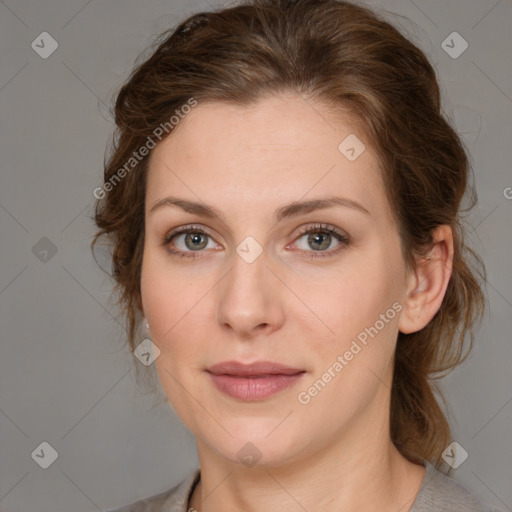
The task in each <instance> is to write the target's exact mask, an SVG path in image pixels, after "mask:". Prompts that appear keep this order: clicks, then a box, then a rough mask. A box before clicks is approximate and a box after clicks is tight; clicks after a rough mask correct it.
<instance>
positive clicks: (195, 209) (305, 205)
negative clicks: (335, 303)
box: [149, 196, 371, 223]
mask: <svg viewBox="0 0 512 512" xmlns="http://www.w3.org/2000/svg"><path fill="white" fill-rule="evenodd" d="M164 206H178V207H179V208H181V209H182V210H184V211H186V212H188V213H192V214H196V215H200V216H202V217H207V218H211V219H218V220H220V221H221V222H223V223H225V221H224V216H223V215H222V213H221V212H220V211H219V210H218V209H217V208H215V207H213V206H210V205H207V204H204V203H198V202H195V201H189V200H187V199H181V198H178V197H173V196H168V197H164V198H162V199H160V200H158V201H157V202H156V203H155V204H154V205H153V206H152V207H151V209H150V210H149V211H150V213H151V212H154V211H155V210H158V209H160V208H163V207H164ZM334 206H345V207H347V208H352V209H354V210H357V211H359V212H361V213H364V214H365V215H371V214H370V212H369V211H368V210H367V209H366V208H365V207H364V206H363V205H362V204H360V203H358V202H356V201H353V200H352V199H348V198H345V197H338V196H331V197H325V198H321V199H310V200H307V201H294V202H293V203H290V204H287V205H285V206H282V207H280V208H278V209H277V210H276V211H275V212H274V214H273V220H274V222H276V223H277V222H281V221H282V220H283V219H286V218H291V217H297V216H299V215H303V214H306V213H310V212H312V211H315V210H321V209H325V208H332V207H334Z"/></svg>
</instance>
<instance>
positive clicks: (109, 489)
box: [0, 0, 512, 512]
mask: <svg viewBox="0 0 512 512" xmlns="http://www.w3.org/2000/svg"><path fill="white" fill-rule="evenodd" d="M221 5H222V4H220V3H218V2H214V0H208V1H206V0H204V1H203V0H167V1H163V0H145V1H144V2H142V1H136V0H124V1H121V0H103V1H101V2H100V1H98V0H88V1H87V0H67V1H64V0H47V1H45V2H41V1H37V0H16V1H15V0H5V1H3V2H0V38H1V50H0V57H1V67H0V109H1V118H2V123H1V134H0V135H1V136H0V151H1V153H0V154H1V160H0V163H1V187H0V226H1V258H0V306H1V316H0V322H1V345H0V510H2V511H3V512H69V511H70V510H73V511H75V512H93V511H97V510H103V509H106V508H110V507H114V506H120V505H122V504H125V503H128V502H131V501H134V500H136V499H139V498H142V497H145V496H149V495H152V494H155V493H157V492H160V491H163V490H166V489H168V488H170V487H171V486H174V485H175V484H177V483H178V482H179V481H181V480H182V479H183V478H184V477H185V475H187V474H188V473H189V472H190V471H191V470H193V469H194V468H195V467H197V464H198V462H197V455H196V451H195V443H194V438H193V436H192V435H191V434H190V433H189V432H188V431H187V429H186V428H185V427H184V425H183V424H182V423H181V421H180V420H179V419H178V418H177V417H176V415H175V414H174V412H173V411H172V409H171V407H170V406H169V405H168V404H165V403H164V404H162V405H159V406H158V407H152V403H153V402H152V397H151V396H150V395H148V394H147V393H144V392H143V390H141V389H140V388H139V387H137V386H136V382H135V379H134V364H135V363H134V362H133V361H132V355H131V354H130V353H129V351H128V349H127V348H126V347H125V345H124V339H123V327H122V325H123V322H122V319H121V318H120V317H119V315H118V314H117V312H116V310H115V309H114V307H113V303H112V301H109V296H110V291H111V282H110V281H109V280H108V278H107V277H106V275H105V274H104V273H103V272H102V271H101V270H100V269H99V267H98V265H97V264H96V263H95V261H94V259H93V257H92V255H91V252H90V249H89V243H90V239H91V236H92V234H93V233H94V226H93V224H92V222H91V220H90V216H91V215H92V205H93V203H94V197H93V190H94V188H95V187H98V186H101V184H102V176H103V167H102V166H103V158H104V153H105V149H106V147H107V144H108V142H109V141H110V138H111V134H112V130H113V122H112V119H111V117H110V115H109V112H108V108H107V107H108V106H109V105H110V104H111V100H112V97H113V94H114V93H115V92H116V90H118V88H119V86H120V85H121V84H122V83H123V81H124V80H125V79H126V78H127V77H128V75H129V73H130V71H131V69H132V66H133V63H134V60H135V59H136V57H137V56H138V55H139V54H140V53H141V52H142V51H143V50H144V49H145V48H147V47H148V46H149V44H150V43H151V42H152V40H153V39H154V38H155V36H156V35H157V34H159V33H160V32H161V31H163V30H164V29H166V28H168V27H170V26H173V25H176V24H177V23H178V22H179V21H180V20H181V19H183V17H185V16H187V15H189V14H192V13H193V12H197V11H200V10H206V9H210V8H211V7H217V6H221ZM369 5H372V6H375V5H377V2H376V1H374V2H369ZM377 9H378V10H379V11H382V10H383V9H385V10H386V11H388V14H387V16H388V19H389V21H391V22H392V23H393V24H395V25H396V26H398V27H399V28H400V29H401V30H402V31H403V32H404V33H406V35H407V36H408V37H409V38H411V39H412V40H413V41H414V42H415V43H416V44H418V45H419V46H420V47H421V48H422V49H423V50H424V51H425V52H426V53H427V55H428V56H429V57H430V59H431V61H432V63H433V65H434V66H435V68H436V70H437V72H438V75H439V80H440V83H441V87H442V91H443V95H444V97H443V108H444V111H445V113H446V115H447V116H448V117H449V119H450V120H451V122H452V123H453V124H454V125H455V126H456V128H457V130H458V131H459V132H460V133H461V134H462V136H463V139H464V142H465V144H466V146H467V148H468V151H469V152H470V156H471V161H472V165H473V169H474V176H475V184H476V187H477V191H478V194H479V206H478V208H477V209H476V210H475V212H474V214H473V215H472V216H471V218H470V221H471V226H472V227H471V229H470V241H471V243H472V245H473V246H474V247H475V248H476V250H477V251H479V252H480V254H481V255H482V257H483V259H484V261H485V264H486V266H487V270H488V275H489V286H488V290H487V295H488V299H489V308H488V311H487V315H486V318H485V320H484V322H483V324H482V327H481V329H480V330H479V332H478V335H477V338H476V343H475V347H474V351H473V353H472V355H471V357H470V359H469V360H468V361H467V362H466V363H465V364H464V365H463V366H461V367H460V368H458V369H457V370H455V371H454V372H453V373H452V374H451V375H449V376H448V377H446V378H445V379H444V380H443V381H442V389H443V390H444V393H445V396H446V398H447V401H448V403H449V407H448V410H447V412H448V414H449V418H450V421H451V424H452V426H453V432H454V441H456V442H458V443H459V444H460V445H461V446H462V447H463V448H464V449H465V450H466V451H467V452H468V454H469V457H468V459H467V460H466V461H465V462H464V463H463V464H462V465H461V466H460V467H459V468H458V469H456V470H455V471H453V472H452V474H451V476H452V477H453V478H456V479H457V480H458V481H460V482H461V483H462V484H463V485H465V486H466V487H467V488H468V489H470V490H471V491H472V492H473V493H474V494H476V495H477V496H478V497H479V498H480V499H481V500H483V501H484V502H488V503H489V504H492V505H494V506H496V507H497V508H500V509H502V510H512V485H510V484H511V483H512V477H511V475H512V470H511V468H512V449H511V446H512V443H511V442H510V439H511V431H512V372H511V361H512V343H511V335H510V333H511V329H512V276H511V272H510V261H512V259H511V255H512V250H511V224H512V222H511V221H512V199H511V198H512V189H511V188H510V187H512V175H511V172H510V162H511V160H512V144H511V142H512V137H511V134H512V133H511V132H512V129H511V124H512V115H511V114H512V71H511V62H512V61H511V56H512V3H511V1H510V0H500V1H498V0H485V1H484V0H480V1H477V0H472V1H468V0H450V1H425V0H415V1H406V0H393V1H385V2H378V6H377ZM43 32H47V33H48V34H49V36H51V38H52V39H53V40H54V41H56V43H54V42H53V41H52V39H50V38H49V36H48V35H43V36H41V35H40V34H42V33H43ZM453 32H457V33H458V34H460V36H461V37H462V38H463V39H464V41H466V42H467V44H468V48H467V49H466V50H465V51H464V53H462V54H461V55H460V56H458V57H457V58H454V57H453V56H451V55H449V53H447V51H445V49H444V48H443V41H445V40H446V38H447V37H448V36H450V35H451V34H452V33H453ZM41 38H43V39H44V41H45V43H44V44H42V43H41V42H40V41H41ZM452 38H453V36H452ZM38 41H39V43H38ZM457 41H458V42H456V43H454V44H464V43H462V42H461V40H460V39H457ZM33 42H35V43H34V44H39V47H37V46H36V48H38V49H37V50H36V49H35V48H34V46H33ZM55 44H58V48H57V49H56V50H55V51H54V52H53V53H52V54H51V55H49V56H46V58H43V57H42V56H41V55H40V54H41V53H43V54H44V51H46V52H48V51H50V50H51V49H52V45H54V46H55ZM43 46H44V48H42V47H43ZM452 46H453V44H452ZM459 48H460V46H459ZM43 50H44V51H43ZM425 144H428V141H425ZM98 254H99V256H98V257H99V259H100V262H101V258H102V255H103V264H104V267H105V268H107V269H108V268H110V266H109V262H108V259H107V258H108V253H107V252H103V253H102V252H101V250H100V251H99V253H98ZM41 443H48V445H49V446H48V445H41ZM41 450H43V451H44V453H45V457H50V456H51V454H52V453H53V454H54V455H55V454H57V455H58V456H57V459H56V460H55V461H54V462H53V464H51V465H50V466H49V467H48V468H47V469H43V468H42V467H41V466H40V464H39V462H38V459H37V456H36V455H37V454H38V453H41ZM53 450H54V452H53ZM40 459H41V457H40ZM47 460H49V459H47Z"/></svg>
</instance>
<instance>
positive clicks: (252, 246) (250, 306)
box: [218, 237, 280, 335]
mask: <svg viewBox="0 0 512 512" xmlns="http://www.w3.org/2000/svg"><path fill="white" fill-rule="evenodd" d="M249 238H250V237H249ZM268 263H269V261H268V257H267V255H266V253H265V252H263V248H262V247H261V246H260V245H259V244H258V243H257V242H256V241H255V240H254V239H252V240H248V239H245V240H244V241H242V242H241V243H240V244H239V245H238V246H237V248H236V253H233V255H232V262H231V270H230V271H229V272H228V274H227V275H226V277H225V279H223V284H222V286H221V288H220V291H219V303H218V320H219V323H220V324H221V325H224V326H225V325H229V326H230V327H231V328H232V329H233V330H235V331H237V333H238V334H239V335H243V334H249V333H250V332H251V331H252V330H255V329H256V328H257V327H259V326H261V325H267V326H268V325H274V327H275V326H276V324H277V323H278V322H279V313H278V312H279V310H280V306H279V304H278V296H277V295H276V293H275V289H274V286H275V283H272V278H273V276H272V273H271V272H270V270H269V269H268V268H267V265H268Z"/></svg>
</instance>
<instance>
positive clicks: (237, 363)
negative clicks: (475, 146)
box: [93, 0, 490, 512]
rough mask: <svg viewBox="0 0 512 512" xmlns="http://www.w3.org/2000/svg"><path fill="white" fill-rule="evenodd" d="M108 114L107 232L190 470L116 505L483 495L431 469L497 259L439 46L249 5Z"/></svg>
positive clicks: (356, 21)
mask: <svg viewBox="0 0 512 512" xmlns="http://www.w3.org/2000/svg"><path fill="white" fill-rule="evenodd" d="M115 119H116V124H117V127H118V138H117V140H116V144H115V148H114V151H113V153H112V156H111V158H110V160H109V161H108V163H107V165H106V169H105V185H104V186H103V187H102V189H99V190H98V191H97V192H98V193H97V194H96V193H95V194H96V196H97V197H98V203H97V205H96V208H97V209H96V217H95V220H96V224H97V226H98V227H99V232H98V234H97V235H96V238H97V237H99V236H101V235H103V234H107V235H108V236H109V238H110V239H111V240H112V242H113V244H114V252H113V276H114V278H115V280H116V287H117V290H118V291H119V292H120V294H121V300H122V304H123V306H124V308H125V311H126V314H127V320H128V331H129V343H130V346H131V349H132V350H134V352H135V354H136V355H137V354H138V355H139V358H140V357H141V356H144V357H145V358H146V364H149V363H150V362H151V361H152V360H153V358H155V359H154V363H155V367H156V371H157V375H158V378H159V381H160V384H161V387H162V389H163V390H164V392H165V395H166V398H167V399H168V401H169V403H170V404H171V405H172V407H173V408H174V410H175V411H176V412H177V414H178V415H179V416H180V418H181V419H182V420H183V422H184V423H185V424H186V425H187V427H188V428H189V429H190V430H191V432H192V433H193V434H194V436H195V438H196V444H197V450H198V456H199V462H200V468H199V469H198V470H197V471H195V472H194V473H193V474H191V475H189V476H188V478H187V479H185V480H184V481H183V482H182V483H181V484H180V485H179V486H177V487H175V488H173V489H170V490H168V491H166V492H163V493H160V494H158V495H156V496H152V497H149V498H146V499H143V500H140V501H138V502H136V503H132V504H131V505H128V506H125V507H122V508H118V509H116V511H117V512H129V511H130V512H135V511H137V512H142V511H146V512H147V511H150V510H165V511H171V510H172V511H181V512H183V511H186V510H197V511H200V512H209V511H220V510H222V511H232V510H233V511H234V510H237V511H239V510H244V511H246V510H252V511H269V510H286V511H288V510H289V511H295V510H308V511H313V510H321V509H324V508H325V509H327V508H328V509H329V510H364V511H373V510H379V511H383V510H384V511H387V510H389V511H398V510H400V511H401V512H407V511H411V512H420V511H434V510H435V511H437V512H439V511H440V510H455V509H456V510H460V511H477V510H478V511H482V510H490V508H489V507H486V506H484V505H483V504H481V503H479V502H478V500H477V499H476V498H475V497H474V496H473V495H472V494H471V492H470V491H469V490H467V489H465V488H464V487H462V486H460V485H459V484H457V483H456V482H455V481H454V480H453V479H451V478H449V477H448V476H446V475H445V474H443V472H442V471H441V466H442V463H443V454H444V452H445V451H446V449H448V450H453V446H452V445H451V443H452V438H451V433H450V427H449V425H448V422H447V420H446V418H445V416H444V414H443V412H442V410H441V408H440V406H439V404H438V399H437V398H436V393H437V389H436V388H435V386H434V384H433V383H432V381H431V380H430V379H431V378H433V377H434V376H436V375H439V372H442V371H446V370H449V369H451V368H453V367H454V366H456V365H457V364H459V363H460V362H461V361H463V360H464V358H465V357H466V356H467V353H468V351H467V350H464V349H465V346H464V337H465V336H466V335H469V339H470V341H471V339H472V338H471V336H472V333H473V330H474V323H475V322H476V320H477V319H478V318H479V317H480V316H481V314H482V309H483V304H484V299H483V294H482V291H481V289H480V286H479V282H478V279H477V277H478V275H479V274H480V277H485V270H484V268H483V265H482V263H481V260H480V259H479V258H478V256H476V255H474V254H473V253H472V252H471V250H470V249H469V248H467V247H466V246H465V244H464V231H463V226H462V224H461V217H460V209H461V201H462V199H463V196H464V195H465V193H466V192H467V188H468V187H467V179H468V160H467V156H466V153H465V151H464V149H463V146H462V144H461V141H460V140H459V138H458V136H457V134H456V133H455V132H454V130H453V129H452V128H451V127H450V125H449V124H448V123H447V122H446V121H445V119H444V118H443V116H442V114H441V112H440V93H439V87H438V83H437V80H436V76H435V73H434V70H433V69H432V67H431V65H430V64H429V62H428V60H427V59H426V57H425V55H424V54H423V53H422V52H421V51H420V50H419V49H418V48H417V47H416V46H414V45H413V44H412V43H411V42H409V41H408V40H407V39H405V38H404V37H403V36H402V35H401V34H400V33H399V32H398V31H397V30H396V29H394V28H393V27H392V26H390V25H389V24H388V23H386V22H385V21H383V20H382V19H380V18H379V17H378V16H377V15H375V14H374V13H372V12H371V11H370V10H367V9H365V8H363V7H360V6H356V5H353V4H350V3H347V2H340V1H335V0H323V1H321V0H302V1H301V0H296V1H292V0H274V1H271V0H254V1H252V2H246V3H243V4H242V3H240V4H238V5H236V6H234V7H232V8H228V9H224V10H219V11H218V12H211V13H201V14H197V15H195V16H192V17H191V18H189V19H188V20H186V21H185V22H183V23H182V24H181V25H179V26H178V27H177V29H176V30H171V31H170V32H169V33H165V34H163V36H162V39H161V40H159V41H158V45H157V47H156V49H155V50H154V51H153V53H152V55H151V57H150V58H149V59H147V61H146V62H144V63H142V64H141V65H139V66H138V68H137V69H136V70H135V71H134V73H133V74H132V76H131V77H130V79H129V80H128V82H127V83H126V84H125V85H124V86H123V87H122V89H121V91H120V93H119V95H118V97H117V102H116V108H115ZM469 192H470V191H469ZM473 199H474V196H473ZM96 238H95V240H94V241H93V244H94V243H95V242H96ZM470 258H472V259H473V260H474V261H473V263H475V264H476V265H473V267H474V268H473V267H472V265H471V261H470ZM141 326H143V327H145V329H146V333H145V334H144V333H142V332H140V327H141ZM144 337H148V338H150V339H151V341H152V344H151V343H149V344H148V342H147V341H145V342H144V343H143V344H142V345H141V341H142V340H143V339H144ZM151 354H152V355H151ZM450 454H451V456H453V457H455V456H456V454H454V453H453V451H451V452H450ZM444 459H445V460H447V459H446V455H445V456H444Z"/></svg>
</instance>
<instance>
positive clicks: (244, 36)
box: [91, 0, 486, 473]
mask: <svg viewBox="0 0 512 512" xmlns="http://www.w3.org/2000/svg"><path fill="white" fill-rule="evenodd" d="M290 91H291V92H294V93H298V94H300V95H302V96H303V97H304V98H308V99H312V100H317V101H320V102H323V103H324V104H326V105H328V106H329V108H331V109H332V110H333V111H336V110H339V111H344V112H349V113H351V114H353V115H354V116H355V119H356V120H357V121H358V122H359V123H361V127H362V130H363V133H364V134H365V135H366V137H367V140H368V141H371V144H372V146H373V147H374V148H375V150H376V152H377V155H378V157H379V160H380V163H381V169H382V173H383V177H384V183H385V188H386V194H387V196H388V199H389V202H390V205H391V208H392V211H393V214H394V216H395V219H396V221H397V225H398V229H399V233H400V238H401V247H402V253H403V256H404V260H405V262H406V264H407V266H408V267H409V268H414V265H415V256H417V255H419V254H425V253H426V252H427V251H428V249H429V248H430V247H431V244H432V242H433V240H432V232H433V230H434V229H435V228H436V227H438V226H440V225H443V224H446V225H449V226H451V227H452V230H453V234H454V261H453V270H452V274H451V277H450V281H449V284H448V288H447V291H446V294H445V296H444V299H443V302H442V304H441V306H440V308H439V310H438V311H437V313H436V315H435V316H434V317H433V319H432V320H431V321H430V322H429V324H428V325H427V326H426V327H424V328H423V329H421V330H420V331H418V332H415V333H412V334H403V333H399V335H398V339H397V346H396V353H395V360H394V373H393V385H392V390H391V410H390V431H391V438H392V441H393V442H394V443H395V445H396V446H397V448H398V449H399V450H400V452H401V453H402V454H403V455H404V456H406V457H407V458H408V459H410V460H413V459H414V458H416V456H418V455H419V456H420V457H423V458H425V459H427V460H429V461H430V462H431V463H432V464H434V465H435V466H436V467H437V468H438V469H441V465H442V457H441V454H442V452H443V450H444V449H445V448H446V446H447V445H448V444H449V443H450V441H451V431H450V426H449V423H448V420H447V418H446V416H445V413H444V412H443V409H442V408H441V406H440V402H439V401H438V399H442V400H443V401H444V398H443V396H442V393H441V392H440V390H439V388H438V386H437V384H436V380H437V379H439V378H440V377H442V376H444V375H445V374H446V373H447V372H448V371H450V370H451V369H453V368H454V367H455V366H457V365H458V364H460V363H461V362H463V361H464V360H465V359H466V357H467V355H468V354H469V352H470V350H471V347H472V344H473V341H474V332H475V327H476V323H477V322H479V321H480V320H481V317H482V315H483V312H484V308H485V296H484V294H483V291H482V284H485V279H486V271H485V267H484V264H483V262H482V260H481V259H480V258H479V256H478V255H477V254H476V253H475V252H474V251H473V250H471V249H470V248H469V247H468V246H466V245H465V242H464V233H465V228H464V226H463V223H462V215H463V214H464V213H465V212H467V211H469V210H470V209H471V208H472V207H473V206H474V205H475V204H476V192H475V190H474V188H473V187H472V186H470V183H469V171H470V167H469V161H468V156H467V153H466V151H465V149H464V146H463V143H462V141H461V140H460V138H459V136H458V135H457V133H456V132H455V130H454V129H453V128H452V127H451V125H450V123H449V122H448V121H447V120H446V119H445V117H444V115H443V113H442V111H441V99H440V88H439V85H438V81H437V79H436V74H435V72H434V69H433V67H432V65H431V64H430V63H429V61H428V59H427V58H426V56H425V55H424V53H423V52H422V51H421V50H420V49H419V48H418V47H417V46H416V45H414V44H413V43H412V42H411V41H409V40H408V39H407V38H406V37H405V36H404V35H402V34H401V33H400V31H399V30H398V29H397V28H395V27H393V26H392V25H391V24H390V23H389V22H387V21H385V20H384V19H383V18H382V17H381V16H380V15H379V14H378V13H376V12H374V11H372V10H370V9H369V8H367V7H364V6H361V5H358V4H355V3H350V2H346V1H337V0H252V1H241V2H238V3H237V4H236V5H232V6H231V7H229V8H224V9H218V10H216V11H211V12H201V13H198V14H195V15H193V16H190V17H189V18H187V19H186V20H184V21H183V22H181V23H180V24H179V25H178V26H175V27H173V28H171V29H169V30H167V31H165V32H164V33H163V34H161V35H160V37H159V38H158V39H157V40H156V41H155V43H154V45H153V46H152V47H151V55H150V56H149V57H148V58H146V60H145V61H144V62H141V63H136V66H135V67H134V69H133V72H132V73H131V75H130V77H129V79H128V80H127V81H126V82H125V83H124V85H122V87H121V89H120V91H119V92H118V94H117V99H116V101H115V109H114V118H115V123H116V130H115V137H114V143H113V148H112V152H111V155H110V157H109V159H108V161H107V162H106V163H105V168H104V180H105V184H107V183H110V185H111V186H109V187H104V188H103V189H102V193H101V195H100V196H97V198H98V200H97V202H96V204H95V215H94V221H95V223H96V225H97V227H98V228H99V230H98V231H97V232H96V234H95V236H94V238H93V240H92V242H91V248H94V245H95V244H96V242H97V239H98V238H99V237H100V236H102V235H107V237H108V239H109V242H110V243H111V244H112V247H113V253H112V273H111V275H112V277H113V280H114V291H116V292H117V293H118V297H119V300H118V304H120V306H121V308H122V312H123V313H124V315H125V318H126V322H127V333H128V343H129V345H130V348H131V349H132V350H133V349H134V348H135V346H136V344H137V343H138V342H137V341H136V340H137V339H138V337H139V334H138V329H140V318H141V316H140V313H141V299H140V278H141V262H142V255H143V246H144V207H145V192H146V190H145V189H146V173H147V161H148V158H149V154H150V153H149V154H148V155H146V156H144V157H143V158H140V160H137V161H135V160H134V161H133V162H132V164H133V168H130V169H128V170H127V168H126V162H128V161H129V160H130V158H133V153H134V151H137V150H138V148H141V147H142V146H144V145H145V144H147V142H148V141H149V139H150V138H153V137H154V136H155V133H159V132H158V127H159V126H162V123H166V122H168V120H169V117H170V116H171V115H172V114H173V113H174V112H176V111H177V110H178V111H179V109H180V108H181V107H182V106H183V105H185V104H186V103H187V102H188V101H189V100H190V98H194V99H195V100H196V101H197V102H198V103H199V104H201V102H202V101H221V102H226V103H230V104H236V105H241V106H250V105H253V104H255V103H257V102H258V100H259V99H261V98H263V97H264V95H266V94H271V93H279V92H290ZM169 133H170V134H172V130H169ZM122 168H124V169H125V172H124V173H122V174H123V177H122V179H121V180H120V181H119V183H116V184H115V185H114V184H113V182H112V180H113V178H115V177H116V176H117V177H119V173H120V169H122ZM463 198H465V199H468V200H469V206H468V207H467V208H465V209H463V208H462V206H461V205H462V200H463ZM480 281H481V282H482V283H480ZM442 470H443V471H444V472H445V473H446V472H447V471H446V468H444V469H442Z"/></svg>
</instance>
